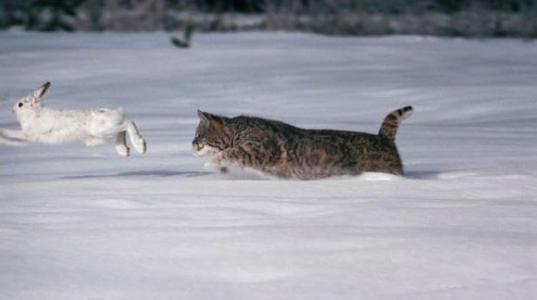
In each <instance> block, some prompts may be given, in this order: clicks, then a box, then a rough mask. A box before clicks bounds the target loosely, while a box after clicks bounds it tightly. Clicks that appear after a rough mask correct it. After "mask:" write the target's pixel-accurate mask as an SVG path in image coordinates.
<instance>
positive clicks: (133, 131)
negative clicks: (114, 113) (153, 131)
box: [124, 120, 147, 153]
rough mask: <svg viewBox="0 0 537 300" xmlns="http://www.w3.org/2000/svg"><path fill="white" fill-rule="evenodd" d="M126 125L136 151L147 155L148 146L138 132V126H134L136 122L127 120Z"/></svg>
mask: <svg viewBox="0 0 537 300" xmlns="http://www.w3.org/2000/svg"><path fill="white" fill-rule="evenodd" d="M124 124H125V130H126V131H127V134H128V135H129V139H130V141H131V144H132V146H133V147H134V149H135V150H136V151H137V152H139V153H145V152H146V151H147V144H146V142H145V140H144V138H143V137H142V135H141V134H140V132H139V131H138V128H137V127H136V124H134V122H133V121H131V120H126V121H125V123H124Z"/></svg>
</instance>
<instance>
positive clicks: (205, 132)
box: [192, 106, 412, 179]
mask: <svg viewBox="0 0 537 300" xmlns="http://www.w3.org/2000/svg"><path fill="white" fill-rule="evenodd" d="M411 113H412V107H411V106H406V107H403V108H401V109H398V110H395V111H393V112H391V113H389V114H388V115H387V116H386V118H385V119H384V122H383V123H382V126H381V127H380V130H379V133H378V134H369V133H362V132H352V131H339V130H317V129H302V128H298V127H294V126H292V125H289V124H285V123H283V122H279V121H273V120H266V119H261V118H256V117H248V116H238V117H234V118H227V117H223V116H217V115H213V114H209V113H206V112H202V111H198V116H199V118H200V122H199V124H198V127H197V129H196V137H195V138H194V140H193V141H192V146H193V148H194V152H195V154H197V155H203V154H206V153H213V154H214V157H213V160H212V163H213V164H214V165H215V166H216V167H217V168H219V169H220V171H222V172H226V171H227V167H228V166H239V167H241V168H245V167H246V168H252V169H254V170H258V171H261V172H263V173H266V174H269V175H273V176H277V177H282V178H295V179H316V178H324V177H328V176H334V175H357V174H360V173H362V172H366V171H369V172H385V173H391V174H397V175H402V174H403V165H402V162H401V158H400V157H399V153H398V152H397V147H396V146H395V135H396V133H397V128H398V127H399V124H400V123H401V121H402V120H404V119H406V118H407V117H408V116H410V114H411Z"/></svg>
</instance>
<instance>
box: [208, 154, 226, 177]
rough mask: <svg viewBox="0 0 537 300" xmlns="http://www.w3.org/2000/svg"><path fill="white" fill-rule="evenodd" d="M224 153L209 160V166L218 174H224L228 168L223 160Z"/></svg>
mask: <svg viewBox="0 0 537 300" xmlns="http://www.w3.org/2000/svg"><path fill="white" fill-rule="evenodd" d="M224 156H225V155H224V151H222V152H219V153H217V154H216V155H215V156H214V158H213V159H212V160H211V165H212V166H213V167H214V168H216V169H217V170H218V171H220V173H222V174H226V173H227V172H228V168H227V166H226V161H225V159H224Z"/></svg>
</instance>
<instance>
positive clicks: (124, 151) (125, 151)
mask: <svg viewBox="0 0 537 300" xmlns="http://www.w3.org/2000/svg"><path fill="white" fill-rule="evenodd" d="M116 152H117V154H119V155H121V156H125V157H127V156H129V155H130V149H129V147H127V146H125V145H116Z"/></svg>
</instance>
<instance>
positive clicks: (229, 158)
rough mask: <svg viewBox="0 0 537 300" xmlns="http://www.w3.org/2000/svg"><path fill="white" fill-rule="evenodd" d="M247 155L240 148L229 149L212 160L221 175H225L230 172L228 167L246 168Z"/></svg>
mask: <svg viewBox="0 0 537 300" xmlns="http://www.w3.org/2000/svg"><path fill="white" fill-rule="evenodd" d="M246 155H247V153H246V152H245V151H244V150H242V149H240V148H229V149H226V150H224V151H221V152H219V153H218V154H216V155H215V157H214V158H213V159H212V161H211V164H212V165H213V166H214V167H215V168H217V169H218V170H219V171H220V172H221V173H223V174H225V173H227V172H228V171H229V170H228V167H229V166H231V165H235V166H238V167H240V168H243V167H246V166H247V164H246V162H245V161H244V157H245V156H246Z"/></svg>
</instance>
